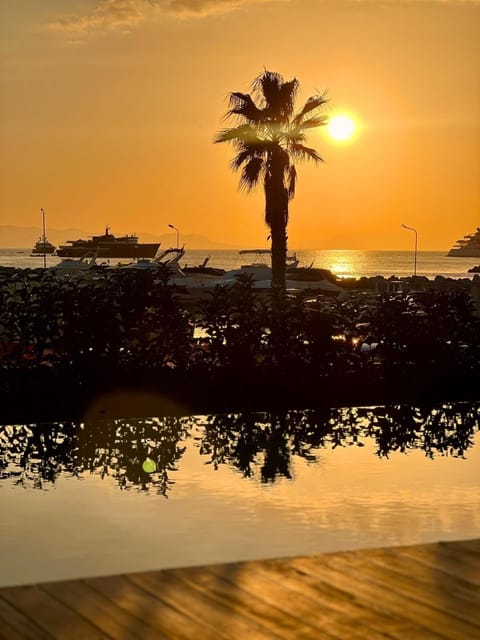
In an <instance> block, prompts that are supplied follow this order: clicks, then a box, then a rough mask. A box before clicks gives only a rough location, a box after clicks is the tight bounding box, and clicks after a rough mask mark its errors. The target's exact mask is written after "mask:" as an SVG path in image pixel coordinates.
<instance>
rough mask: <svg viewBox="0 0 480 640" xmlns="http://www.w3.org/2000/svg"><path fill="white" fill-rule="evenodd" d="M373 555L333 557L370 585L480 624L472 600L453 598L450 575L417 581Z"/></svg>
mask: <svg viewBox="0 0 480 640" xmlns="http://www.w3.org/2000/svg"><path fill="white" fill-rule="evenodd" d="M372 555H373V554H370V553H368V552H367V553H364V554H359V553H358V552H350V553H348V552H347V553H341V554H338V556H337V557H336V558H335V563H336V565H338V566H340V567H341V568H345V569H346V570H351V568H352V567H354V569H355V573H358V574H359V575H361V576H362V577H364V578H368V579H369V580H371V581H372V582H376V583H378V584H380V585H383V586H384V587H386V588H388V589H389V590H390V591H392V592H394V593H397V594H399V595H400V596H401V597H403V598H406V599H413V600H415V601H417V602H419V603H422V604H424V605H426V606H428V607H431V608H433V609H435V610H437V611H439V612H441V613H442V614H443V613H444V612H445V611H448V612H449V615H450V616H452V617H453V618H458V619H460V620H464V621H466V622H469V623H470V624H472V625H474V626H476V625H480V617H479V614H478V608H477V607H476V606H475V605H474V597H470V599H467V598H462V597H456V596H455V593H454V588H453V586H452V585H450V575H445V576H444V578H443V579H442V580H441V581H440V582H435V581H430V583H426V582H421V581H418V580H417V575H416V571H415V570H413V571H412V572H411V573H410V574H408V575H407V574H406V573H400V572H398V571H392V570H391V569H390V568H389V566H388V564H386V563H375V562H373V561H372V559H371V556H372ZM344 563H345V564H344ZM345 565H346V566H345ZM452 577H453V576H452ZM406 602H408V600H406ZM477 605H478V595H477ZM479 636H480V626H479Z"/></svg>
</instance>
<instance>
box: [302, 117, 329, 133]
mask: <svg viewBox="0 0 480 640" xmlns="http://www.w3.org/2000/svg"><path fill="white" fill-rule="evenodd" d="M327 123H328V116H327V115H324V116H314V117H313V118H308V119H307V120H303V121H302V122H299V123H297V126H296V127H295V129H294V131H295V130H297V131H302V129H315V128H316V127H323V126H324V125H326V124H327Z"/></svg>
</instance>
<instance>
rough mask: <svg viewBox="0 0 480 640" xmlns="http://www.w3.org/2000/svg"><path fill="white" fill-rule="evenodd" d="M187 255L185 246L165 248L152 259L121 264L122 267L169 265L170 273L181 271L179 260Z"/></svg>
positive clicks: (147, 267) (154, 267)
mask: <svg viewBox="0 0 480 640" xmlns="http://www.w3.org/2000/svg"><path fill="white" fill-rule="evenodd" d="M184 255H185V249H184V248H183V247H181V248H177V249H165V250H164V251H161V252H160V253H158V252H157V255H156V256H155V257H154V258H153V259H152V260H148V259H146V258H141V259H138V260H136V261H135V262H130V263H129V264H126V265H122V266H120V268H121V269H161V268H163V267H167V268H168V270H169V271H170V273H172V274H174V273H176V272H178V271H180V266H179V264H178V263H179V261H180V260H181V259H182V258H183V256H184Z"/></svg>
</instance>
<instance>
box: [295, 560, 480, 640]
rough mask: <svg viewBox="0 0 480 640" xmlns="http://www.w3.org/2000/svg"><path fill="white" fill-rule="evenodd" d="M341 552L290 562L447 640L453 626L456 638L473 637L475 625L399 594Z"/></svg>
mask: <svg viewBox="0 0 480 640" xmlns="http://www.w3.org/2000/svg"><path fill="white" fill-rule="evenodd" d="M357 553H359V554H361V553H362V552H357ZM341 556H342V554H327V555H325V556H314V557H311V558H295V559H293V560H292V564H293V566H297V567H300V568H303V569H304V570H305V571H306V572H307V573H313V575H319V576H321V580H322V581H325V580H326V581H327V583H328V582H331V583H332V584H334V585H336V586H338V588H340V589H343V590H345V591H350V593H352V595H355V597H356V598H357V599H358V600H359V601H362V602H363V603H364V605H365V606H366V607H370V608H373V609H377V610H378V609H380V610H382V611H383V612H384V613H386V614H388V615H390V616H391V617H392V618H394V619H396V618H398V617H399V616H401V617H402V618H407V619H408V620H409V621H410V622H411V623H412V624H414V625H415V626H417V627H419V628H420V629H424V630H425V631H432V632H433V633H435V634H437V635H438V636H440V637H442V638H445V639H446V640H451V637H452V634H451V629H452V628H453V629H455V631H456V634H457V635H456V636H455V638H456V639H458V640H461V639H463V638H465V640H467V639H468V640H471V638H472V637H475V629H474V628H472V626H471V625H470V624H467V623H465V622H462V621H461V620H459V619H458V618H457V619H456V618H452V617H451V616H450V615H449V614H448V613H447V612H442V611H437V610H435V609H432V608H431V607H430V606H428V605H425V604H423V603H419V602H417V601H415V600H412V599H410V598H405V597H404V596H403V595H400V596H399V595H398V594H397V593H396V592H395V591H390V590H389V589H388V588H387V587H388V585H387V584H386V582H385V581H383V580H382V579H379V580H375V579H371V578H370V577H367V576H364V575H363V573H362V570H361V569H357V568H356V566H355V565H354V564H352V562H351V561H344V560H342V557H341ZM452 625H453V626H452Z"/></svg>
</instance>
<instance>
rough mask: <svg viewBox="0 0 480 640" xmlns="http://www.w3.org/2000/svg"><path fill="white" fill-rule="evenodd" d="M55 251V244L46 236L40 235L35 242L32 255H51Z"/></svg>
mask: <svg viewBox="0 0 480 640" xmlns="http://www.w3.org/2000/svg"><path fill="white" fill-rule="evenodd" d="M54 251H55V245H53V244H52V243H51V242H49V241H48V240H47V238H46V237H45V236H42V237H40V238H39V239H38V240H37V242H36V243H35V245H34V247H33V249H32V252H31V254H30V255H31V256H43V255H45V254H48V255H51V254H52V253H53V252H54Z"/></svg>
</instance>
